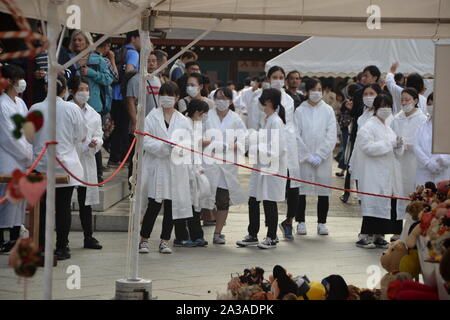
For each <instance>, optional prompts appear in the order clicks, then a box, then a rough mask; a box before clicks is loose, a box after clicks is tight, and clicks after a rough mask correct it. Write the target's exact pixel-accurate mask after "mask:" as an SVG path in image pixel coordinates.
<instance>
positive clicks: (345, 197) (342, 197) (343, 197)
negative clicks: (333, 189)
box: [339, 192, 350, 203]
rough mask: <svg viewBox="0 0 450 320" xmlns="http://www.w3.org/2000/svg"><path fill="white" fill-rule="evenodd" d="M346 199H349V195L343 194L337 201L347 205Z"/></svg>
mask: <svg viewBox="0 0 450 320" xmlns="http://www.w3.org/2000/svg"><path fill="white" fill-rule="evenodd" d="M348 198H350V193H347V192H346V193H344V194H343V195H342V196H340V197H339V199H340V200H341V201H342V202H343V203H347V201H348Z"/></svg>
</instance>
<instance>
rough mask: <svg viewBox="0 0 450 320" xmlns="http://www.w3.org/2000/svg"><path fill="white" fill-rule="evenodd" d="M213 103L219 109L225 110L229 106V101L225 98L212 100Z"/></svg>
mask: <svg viewBox="0 0 450 320" xmlns="http://www.w3.org/2000/svg"><path fill="white" fill-rule="evenodd" d="M214 103H215V104H216V108H217V110H219V111H225V110H227V109H228V107H229V106H230V103H229V102H228V101H227V100H214Z"/></svg>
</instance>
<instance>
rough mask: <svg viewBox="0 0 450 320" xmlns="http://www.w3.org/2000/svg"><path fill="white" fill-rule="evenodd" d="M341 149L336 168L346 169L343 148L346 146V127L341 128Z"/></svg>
mask: <svg viewBox="0 0 450 320" xmlns="http://www.w3.org/2000/svg"><path fill="white" fill-rule="evenodd" d="M341 133H342V137H341V150H340V151H339V157H338V158H339V165H338V168H339V169H341V170H345V169H346V165H345V149H346V148H347V141H348V128H341Z"/></svg>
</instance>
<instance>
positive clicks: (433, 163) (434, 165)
mask: <svg viewBox="0 0 450 320" xmlns="http://www.w3.org/2000/svg"><path fill="white" fill-rule="evenodd" d="M425 167H426V168H427V169H428V170H429V171H431V172H432V173H433V174H438V173H440V172H441V171H442V167H441V166H440V165H439V163H438V162H437V160H430V161H429V162H428V163H427V164H426V165H425Z"/></svg>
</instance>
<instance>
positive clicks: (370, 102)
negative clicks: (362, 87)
mask: <svg viewBox="0 0 450 320" xmlns="http://www.w3.org/2000/svg"><path fill="white" fill-rule="evenodd" d="M375 98H376V96H373V97H363V103H364V105H365V106H366V107H367V108H372V107H373V101H374V100H375Z"/></svg>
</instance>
